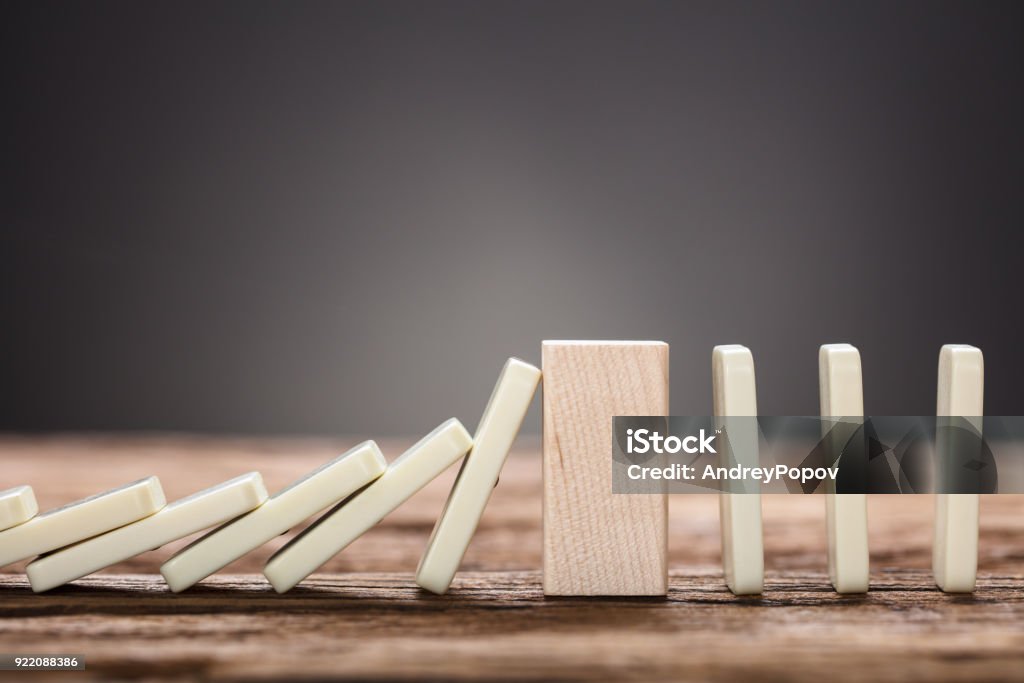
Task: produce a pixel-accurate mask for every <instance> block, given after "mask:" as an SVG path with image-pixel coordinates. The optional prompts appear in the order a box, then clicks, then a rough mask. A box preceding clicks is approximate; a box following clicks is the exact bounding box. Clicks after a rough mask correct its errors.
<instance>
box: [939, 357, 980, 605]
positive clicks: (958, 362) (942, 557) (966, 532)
mask: <svg viewBox="0 0 1024 683" xmlns="http://www.w3.org/2000/svg"><path fill="white" fill-rule="evenodd" d="M938 385H939V387H938V396H937V400H936V406H935V414H936V415H938V416H958V417H965V418H968V422H970V423H971V424H972V425H973V426H974V428H975V429H977V430H978V432H979V433H981V428H982V425H981V416H982V415H984V411H985V406H984V395H985V360H984V357H983V356H982V354H981V349H978V348H975V347H973V346H968V345H966V344H946V345H945V346H943V347H942V350H941V351H940V352H939V382H938ZM939 438H941V437H939ZM942 451H943V446H942V444H941V443H940V442H939V441H937V442H936V453H938V454H940V455H941V453H942ZM932 571H933V573H934V574H935V583H936V584H937V585H938V587H939V588H941V589H942V590H943V591H945V592H947V593H970V592H971V591H973V590H974V584H975V581H976V579H977V574H978V494H976V493H939V494H937V495H936V496H935V543H934V545H933V546H932Z"/></svg>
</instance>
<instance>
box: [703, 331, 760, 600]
mask: <svg viewBox="0 0 1024 683" xmlns="http://www.w3.org/2000/svg"><path fill="white" fill-rule="evenodd" d="M711 370H712V373H711V374H712V393H713V397H714V399H713V400H714V410H715V416H716V417H740V416H750V417H754V416H756V415H757V390H756V385H755V382H754V357H753V355H752V354H751V353H750V349H748V348H747V347H745V346H740V345H738V344H730V345H726V346H716V347H715V348H714V350H713V351H712V353H711ZM727 428H728V430H729V441H730V443H733V444H736V448H735V449H734V452H736V453H737V454H745V455H751V459H752V460H754V461H753V462H747V461H746V460H743V461H742V462H740V463H739V464H742V465H748V466H751V467H756V466H758V463H757V461H756V454H757V452H758V443H757V441H758V436H757V425H756V423H755V422H754V421H753V420H751V422H750V423H749V425H748V424H745V423H743V424H741V423H737V422H733V423H730V424H729V425H728V426H727ZM718 501H719V513H720V515H719V516H720V518H721V526H722V565H723V568H724V570H725V582H726V584H727V585H728V586H729V590H731V591H732V592H733V593H734V594H736V595H756V594H758V593H760V592H761V591H762V590H763V589H764V548H763V543H764V541H763V532H762V526H761V494H760V493H720V494H719V496H718Z"/></svg>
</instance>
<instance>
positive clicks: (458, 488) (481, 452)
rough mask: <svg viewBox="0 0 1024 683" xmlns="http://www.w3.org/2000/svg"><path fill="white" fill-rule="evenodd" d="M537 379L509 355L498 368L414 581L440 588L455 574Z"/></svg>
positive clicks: (537, 375)
mask: <svg viewBox="0 0 1024 683" xmlns="http://www.w3.org/2000/svg"><path fill="white" fill-rule="evenodd" d="M539 382H540V370H539V369H538V368H535V367H534V366H532V365H530V364H529V363H526V362H524V361H521V360H519V359H518V358H510V359H509V360H508V362H507V363H505V367H504V368H502V371H501V375H500V376H499V377H498V382H497V384H496V385H495V386H494V391H493V392H492V393H491V398H490V400H489V401H488V402H487V407H486V408H484V414H483V417H481V418H480V424H479V426H477V428H476V434H474V436H473V450H471V451H470V452H469V455H467V456H466V458H465V460H463V461H462V469H460V470H459V475H458V477H457V478H456V480H455V484H454V485H453V486H452V490H451V493H450V494H449V495H448V500H447V502H446V503H445V505H444V509H443V510H442V511H441V516H440V517H439V518H438V520H437V524H435V525H434V531H433V532H432V533H431V534H430V540H429V541H428V542H427V549H426V551H424V553H423V558H422V559H421V560H420V564H419V567H417V569H416V583H417V584H419V585H420V586H421V587H423V588H425V589H427V590H429V591H432V592H434V593H439V594H441V593H444V592H446V591H447V590H448V587H449V586H450V585H451V583H452V579H454V578H455V572H456V571H458V568H459V564H460V563H461V562H462V557H463V556H464V555H465V554H466V549H467V548H469V542H470V540H471V539H472V538H473V533H474V532H475V531H476V527H477V525H478V524H479V523H480V518H481V517H482V516H483V514H484V508H485V507H487V501H488V500H490V497H491V491H493V490H494V486H495V484H497V482H498V475H499V474H500V473H501V468H502V466H503V465H504V464H505V458H507V457H508V452H509V450H510V449H511V448H512V442H513V441H515V438H516V435H517V434H518V433H519V427H520V426H521V425H522V423H523V418H524V417H525V416H526V411H527V410H528V409H529V407H530V403H531V402H532V401H533V395H534V393H536V391H537V384H538V383H539Z"/></svg>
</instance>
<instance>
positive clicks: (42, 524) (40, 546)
mask: <svg viewBox="0 0 1024 683" xmlns="http://www.w3.org/2000/svg"><path fill="white" fill-rule="evenodd" d="M166 502H167V501H166V499H165V498H164V492H163V489H162V488H161V487H160V480H159V479H157V478H156V477H148V478H146V479H140V480H139V481H135V482H132V483H131V484H126V485H124V486H122V487H120V488H116V489H113V490H112V491H107V492H105V493H100V494H98V495H95V496H91V497H89V498H85V499H83V500H79V501H76V502H74V503H68V504H67V505H65V506H63V507H59V508H56V509H54V510H49V511H47V512H44V513H43V514H41V515H38V516H36V517H33V518H32V519H30V520H28V521H27V522H25V523H24V524H19V525H18V526H16V527H12V528H10V529H8V530H7V531H0V567H2V566H4V565H8V564H11V563H12V562H18V561H19V560H25V559H28V558H30V557H32V556H33V555H41V554H43V553H48V552H50V551H51V550H56V549H57V548H63V547H64V546H67V545H71V544H72V543H77V542H79V541H84V540H85V539H87V538H92V537H93V536H98V535H99V534H102V533H106V532H107V531H110V530H112V529H116V528H118V527H122V526H124V525H125V524H131V523H132V522H137V521H138V520H140V519H142V518H143V517H148V516H149V515H151V514H153V513H154V512H156V511H157V510H159V509H160V508H162V507H163V506H164V505H165V504H166Z"/></svg>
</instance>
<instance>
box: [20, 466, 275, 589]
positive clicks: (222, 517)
mask: <svg viewBox="0 0 1024 683" xmlns="http://www.w3.org/2000/svg"><path fill="white" fill-rule="evenodd" d="M266 499H267V490H266V488H264V486H263V478H262V477H261V476H260V475H259V473H258V472H250V473H249V474H244V475H242V476H240V477H236V478H234V479H232V480H230V481H226V482H223V483H221V484H218V485H217V486H214V487H211V488H208V489H206V490H203V491H200V492H198V493H195V494H193V495H191V496H188V497H187V498H182V499H181V500H177V501H175V502H173V503H171V504H170V505H168V506H166V507H165V508H163V509H162V510H160V511H158V512H156V513H154V514H152V515H150V516H149V517H146V518H145V519H141V520H139V521H137V522H133V523H131V524H128V525H126V526H123V527H121V528H119V529H114V530H113V531H109V532H107V533H105V534H101V535H99V536H94V537H93V538H90V539H88V540H85V541H82V542H81V543H76V544H74V545H72V546H68V547H67V548H63V549H61V550H58V551H56V552H53V553H50V554H48V555H44V556H43V557H40V558H39V559H37V560H36V561H34V562H32V563H30V564H29V565H28V567H26V568H25V573H26V574H28V580H29V583H31V584H32V590H34V591H35V592H37V593H41V592H43V591H48V590H50V589H52V588H56V587H57V586H61V585H63V584H65V583H68V582H70V581H74V580H75V579H80V578H82V577H83V576H87V575H89V574H92V573H93V572H97V571H99V570H101V569H103V568H104V567H109V566H110V565H112V564H116V563H118V562H123V561H125V560H127V559H129V558H132V557H135V556H136V555H139V554H141V553H144V552H147V551H149V550H154V549H156V548H159V547H160V546H162V545H165V544H167V543H170V542H172V541H176V540H178V539H179V538H184V537H185V536H188V535H190V534H194V533H196V532H197V531H202V530H203V529H207V528H209V527H211V526H214V525H216V524H221V523H223V522H226V521H227V520H229V519H233V518H235V517H238V516H239V515H242V514H245V513H246V512H249V511H250V510H252V509H253V508H256V507H259V505H260V504H261V503H263V501H265V500H266Z"/></svg>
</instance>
